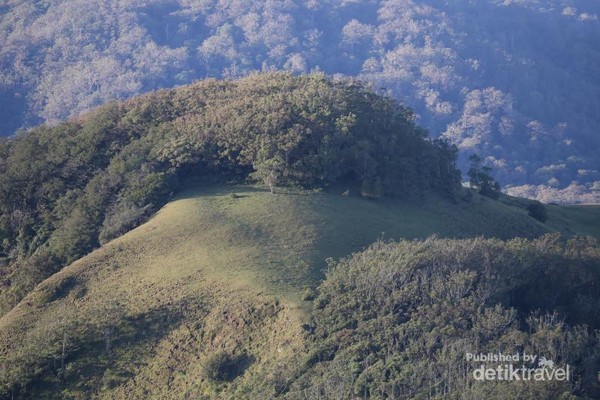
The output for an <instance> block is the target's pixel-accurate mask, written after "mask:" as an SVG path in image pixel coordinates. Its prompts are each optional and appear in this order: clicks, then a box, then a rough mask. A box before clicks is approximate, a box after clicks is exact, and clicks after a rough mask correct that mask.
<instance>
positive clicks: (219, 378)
mask: <svg viewBox="0 0 600 400" xmlns="http://www.w3.org/2000/svg"><path fill="white" fill-rule="evenodd" d="M238 361H239V360H238V359H237V358H236V357H234V356H232V355H231V354H229V353H227V352H225V351H218V352H216V353H214V354H212V355H210V356H209V357H208V359H207V360H206V364H204V376H205V377H206V378H207V379H208V380H210V381H213V382H225V381H231V380H233V379H234V378H235V377H236V376H238V375H239V369H240V368H239V367H238Z"/></svg>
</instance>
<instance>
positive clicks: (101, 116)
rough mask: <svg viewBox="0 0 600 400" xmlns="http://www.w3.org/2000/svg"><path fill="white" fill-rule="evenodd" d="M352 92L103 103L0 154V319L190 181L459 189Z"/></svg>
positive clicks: (280, 78) (257, 81)
mask: <svg viewBox="0 0 600 400" xmlns="http://www.w3.org/2000/svg"><path fill="white" fill-rule="evenodd" d="M413 119H414V116H413V114H412V112H411V111H410V110H408V109H406V108H404V107H402V106H400V105H399V104H398V103H397V102H396V101H395V100H394V99H393V98H391V97H389V96H386V95H382V94H377V93H376V92H374V91H373V90H372V89H370V88H369V87H368V86H367V85H365V84H362V83H360V82H357V81H353V80H331V79H328V78H326V77H325V76H324V75H322V74H315V75H306V76H302V77H294V76H293V75H291V74H284V73H272V74H257V75H252V76H250V77H248V78H244V79H241V80H237V81H217V80H205V81H200V82H198V83H195V84H194V85H191V86H187V87H182V88H179V89H176V90H163V91H159V92H156V93H152V94H149V95H146V96H143V97H140V98H136V99H134V100H129V101H126V102H116V103H110V104H108V105H105V106H103V107H100V108H99V109H97V110H95V111H93V112H91V113H89V114H86V115H84V116H83V117H81V118H79V119H74V120H71V121H69V122H64V123H61V124H59V125H57V126H55V127H47V126H41V127H38V128H35V129H32V130H30V131H28V132H26V133H23V134H20V135H18V136H17V137H15V138H13V139H9V140H4V141H3V142H2V143H0V154H2V157H1V158H0V160H1V164H0V238H1V247H0V250H1V251H0V254H1V257H2V266H1V269H0V272H1V274H0V277H1V286H0V289H2V290H1V301H2V302H1V310H2V311H3V312H6V311H8V310H10V308H12V306H14V305H15V304H16V303H18V302H19V301H20V299H21V298H23V297H24V296H25V295H26V294H27V293H28V292H29V291H30V290H31V289H32V288H33V287H35V285H36V284H37V283H39V282H40V281H41V280H42V279H45V278H46V277H48V276H49V275H51V274H53V273H55V272H57V271H58V270H59V269H60V268H61V267H63V266H64V265H66V264H69V263H71V262H73V261H75V260H77V259H78V258H80V257H81V256H83V255H85V254H87V253H88V252H89V251H90V250H92V249H93V248H95V247H98V246H99V245H101V244H103V243H106V242H107V241H109V240H111V239H112V238H115V237H117V236H119V235H121V234H122V233H124V232H126V231H128V230H129V229H131V228H133V227H134V226H136V225H137V224H139V222H140V221H142V220H143V219H144V218H145V217H146V216H148V215H150V213H152V212H154V211H156V210H157V209H158V208H160V207H161V206H162V205H163V204H165V202H166V201H167V200H168V199H169V197H170V196H171V195H172V194H173V192H176V191H177V190H178V189H179V188H180V187H181V184H182V183H184V182H186V181H189V180H204V181H206V182H211V181H212V182H215V181H216V182H221V183H224V182H228V181H233V182H235V181H238V182H239V181H243V180H246V179H254V180H258V181H261V182H263V183H264V184H266V185H267V186H268V187H270V188H271V191H275V190H276V187H277V186H278V185H288V186H289V185H292V186H294V185H295V186H302V187H326V186H327V185H330V184H332V183H336V182H343V183H344V184H345V185H347V187H349V188H351V189H352V190H353V191H355V192H357V193H361V194H362V196H364V197H367V198H372V199H377V198H380V197H382V196H392V197H401V198H415V197H419V196H423V195H424V194H426V193H429V192H438V193H441V194H442V195H444V196H447V197H448V198H451V199H452V198H455V197H456V195H457V191H458V189H459V187H460V184H459V183H460V172H459V171H458V170H457V169H456V166H455V162H456V149H455V148H454V147H453V146H450V145H449V144H448V143H447V142H445V141H443V140H439V139H436V140H432V139H429V138H427V134H426V132H425V130H423V129H422V128H420V127H419V126H417V125H415V123H414V122H413Z"/></svg>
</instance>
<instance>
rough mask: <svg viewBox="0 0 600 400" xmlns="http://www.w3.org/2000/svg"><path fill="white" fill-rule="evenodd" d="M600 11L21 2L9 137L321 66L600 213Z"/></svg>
mask: <svg viewBox="0 0 600 400" xmlns="http://www.w3.org/2000/svg"><path fill="white" fill-rule="evenodd" d="M599 14H600V9H599V7H598V4H597V2H595V1H592V0H572V1H551V0H520V1H497V0H480V1H477V2H447V1H439V0H409V1H408V0H386V1H382V2H377V1H370V0H352V1H299V0H288V1H284V2H282V1H271V2H247V1H241V0H234V1H227V2H224V1H204V2H202V3H197V2H196V3H190V2H189V1H184V0H151V1H143V2H140V1H134V0H126V1H123V0H120V1H114V0H111V1H99V0H94V1H91V2H90V1H89V0H77V1H75V0H74V1H70V2H69V3H68V4H67V3H64V2H46V3H40V2H36V1H33V0H20V1H10V2H6V3H5V4H3V5H2V6H0V43H1V44H2V46H0V105H1V107H0V114H1V115H0V116H1V118H0V133H1V134H3V135H10V134H12V133H14V132H15V131H16V130H17V129H18V128H19V127H26V128H27V127H31V126H34V125H37V124H39V123H41V122H47V123H50V124H56V123H58V122H59V121H62V120H64V119H65V118H67V117H76V116H79V115H80V114H81V113H82V112H86V111H88V110H90V109H92V108H93V107H96V106H98V105H100V104H104V103H106V102H109V101H113V100H116V99H124V98H130V97H133V96H135V95H137V94H140V93H144V92H148V91H152V90H156V89H158V88H167V87H175V86H178V85H182V84H189V83H191V82H193V81H195V80H197V79H202V78H206V77H215V78H228V79H229V78H237V77H240V76H246V75H247V74H248V73H250V72H252V71H270V70H273V69H277V70H282V69H284V70H288V71H293V72H295V73H308V72H311V71H315V70H320V71H324V72H326V73H328V74H342V75H345V76H353V77H360V78H361V79H363V80H365V81H369V82H373V83H374V84H375V85H377V86H383V87H385V88H386V89H387V90H390V91H391V92H392V93H393V96H394V97H395V98H396V99H398V100H399V101H402V102H405V103H406V104H410V105H411V106H413V107H415V110H416V114H417V115H419V117H420V123H421V125H423V126H424V127H426V128H427V129H429V130H430V131H431V132H432V133H433V135H434V136H436V137H437V136H438V135H443V136H444V137H447V138H449V139H451V140H452V141H453V143H455V144H456V145H458V146H459V148H460V149H461V152H462V154H463V155H464V156H468V155H469V154H470V153H472V152H477V153H479V154H481V155H483V156H484V157H486V158H487V160H488V162H489V163H490V164H491V165H493V166H494V167H495V168H496V170H497V178H498V180H499V181H500V183H501V184H502V185H510V186H511V190H512V193H515V194H516V195H521V196H528V197H537V198H538V199H539V200H543V201H546V202H551V201H555V202H566V203H573V202H584V203H594V202H595V203H598V202H599V199H598V190H599V188H600V186H599V185H600V183H598V182H599V181H600V175H599V173H600V172H599V171H598V166H597V155H596V153H595V151H594V150H593V149H597V148H598V147H599V144H600V143H599V142H598V136H597V134H596V127H597V126H598V125H599V123H600V121H599V119H598V115H600V113H599V112H598V109H599V107H600V104H599V103H598V101H597V98H598V92H599V84H598V79H597V74H596V70H595V66H596V65H597V64H598V61H599V59H598V57H599V55H598V52H597V46H596V43H597V42H598V40H599V34H600V29H599V27H600V22H599V21H598V15H599ZM463 159H465V160H466V157H463ZM464 165H465V164H462V166H464Z"/></svg>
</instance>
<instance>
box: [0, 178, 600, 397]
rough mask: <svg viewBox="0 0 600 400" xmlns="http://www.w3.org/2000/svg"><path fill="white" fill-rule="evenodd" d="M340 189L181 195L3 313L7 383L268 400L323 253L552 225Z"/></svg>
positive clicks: (292, 354) (65, 390)
mask: <svg viewBox="0 0 600 400" xmlns="http://www.w3.org/2000/svg"><path fill="white" fill-rule="evenodd" d="M341 192H342V191H339V193H338V192H336V191H333V190H332V191H328V192H312V191H302V190H290V189H285V190H284V189H282V190H281V191H280V192H279V193H275V194H271V193H269V192H268V191H266V190H264V189H262V188H259V187H254V186H248V185H238V186H215V187H212V188H197V189H193V190H192V189H190V190H188V191H187V192H183V193H181V194H180V195H179V196H178V197H177V198H175V199H173V201H171V202H170V203H169V204H167V205H166V206H165V207H163V208H162V209H161V210H160V211H159V212H158V213H157V214H156V215H155V216H154V217H153V218H152V219H151V220H149V221H148V222H147V223H146V224H144V225H142V226H140V227H138V228H136V229H134V230H132V231H130V232H129V233H127V234H125V235H124V236H122V237H120V238H118V239H116V240H113V241H111V242H110V243H108V244H106V245H105V246H103V247H101V248H100V249H98V250H96V251H94V252H92V253H91V254H89V255H88V256H86V257H84V258H82V259H80V260H78V261H76V262H75V263H73V264H71V265H70V266H68V267H67V268H65V269H63V270H62V271H61V272H59V273H57V274H55V275H54V276H52V277H51V278H49V279H47V280H46V281H44V282H43V283H42V284H40V285H38V287H37V288H36V289H35V290H34V291H33V292H32V293H30V294H29V295H28V296H27V297H26V298H25V299H24V300H23V301H21V302H20V303H19V305H17V306H16V307H15V308H14V309H13V310H12V311H10V312H9V313H8V314H6V315H4V316H3V317H2V318H1V319H0V361H1V362H2V369H0V373H1V374H2V376H1V377H0V378H2V379H0V382H2V383H3V384H4V385H5V386H4V388H6V387H9V385H11V384H14V383H19V384H20V385H21V389H22V390H21V393H23V388H25V393H27V395H28V396H30V398H53V397H55V398H89V397H90V396H92V395H93V396H97V397H101V398H161V399H164V398H182V397H183V396H190V397H193V398H197V397H200V398H203V397H202V396H206V397H207V398H215V397H226V396H234V397H235V398H246V397H247V395H246V394H245V393H247V392H248V391H252V396H254V397H255V398H261V396H262V398H270V397H273V396H275V395H276V394H277V393H276V392H277V390H282V389H277V388H283V387H285V380H286V379H287V378H286V377H285V373H286V366H290V365H294V363H297V362H299V360H300V359H301V358H300V357H301V355H302V354H303V353H302V352H303V349H304V347H303V346H304V345H303V343H304V335H306V332H305V331H304V330H303V328H302V322H303V320H304V315H305V312H306V311H308V310H310V303H309V302H304V301H303V300H302V294H303V293H304V291H305V290H306V288H307V287H310V286H315V285H316V284H317V283H318V282H319V280H320V279H322V277H323V271H324V268H325V267H326V262H325V260H326V258H328V257H334V258H337V257H342V256H346V255H349V254H350V253H352V252H354V251H358V250H360V249H362V248H363V247H365V246H367V245H369V244H370V243H372V242H374V241H375V240H376V239H378V238H380V237H382V236H383V237H384V238H386V239H399V238H424V237H427V236H429V235H432V234H437V235H439V236H443V237H470V236H478V235H482V236H488V237H499V238H510V237H515V236H521V237H537V236H539V235H541V234H543V233H547V232H549V231H551V230H553V229H552V228H551V227H550V226H548V225H544V224H541V223H539V222H538V221H536V220H534V219H533V218H531V217H529V216H528V215H527V212H526V211H525V210H523V209H520V208H517V207H511V206H509V205H506V204H503V203H500V202H496V201H493V200H490V199H487V198H483V197H479V196H475V197H474V198H473V200H472V201H470V202H464V201H460V200H459V201H457V202H456V203H453V202H449V201H447V200H445V199H442V198H437V197H429V198H428V199H426V200H422V201H413V202H408V201H395V200H382V201H371V200H365V199H362V198H360V197H357V196H352V195H351V196H343V195H341ZM569 212H571V211H569ZM557 215H558V213H557V212H555V210H553V212H552V215H551V219H550V220H549V223H550V224H554V223H559V222H557V221H558V216H557ZM563 218H564V219H565V220H566V219H568V218H569V216H568V215H563ZM584 219H585V218H584ZM573 224H575V223H573ZM569 226H570V227H571V228H572V229H576V228H577V229H582V231H583V230H584V229H588V228H585V226H584V225H583V221H582V222H577V225H569ZM589 229H591V228H589ZM215 354H225V355H226V356H227V357H232V358H233V359H234V360H236V362H235V365H237V366H238V367H236V368H237V369H236V370H234V371H229V372H228V374H230V376H229V375H228V376H229V378H228V379H223V380H222V381H220V380H218V379H217V380H216V381H215V379H212V380H211V379H209V377H210V376H211V374H210V371H209V370H207V368H209V367H207V366H210V365H211V357H214V355H215ZM63 363H64V367H63V366H62V365H63ZM288 368H289V367H288ZM265 371H266V372H265ZM273 371H277V373H275V372H273ZM233 378H235V379H233ZM288 378H289V377H288ZM231 379H233V382H230V381H231ZM261 390H264V392H261ZM273 390H275V392H273ZM248 396H249V395H248Z"/></svg>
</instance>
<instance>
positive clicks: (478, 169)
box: [467, 154, 500, 199]
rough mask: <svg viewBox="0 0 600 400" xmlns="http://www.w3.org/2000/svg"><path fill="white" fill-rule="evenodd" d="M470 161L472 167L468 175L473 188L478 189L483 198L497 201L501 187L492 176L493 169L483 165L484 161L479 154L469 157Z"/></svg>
mask: <svg viewBox="0 0 600 400" xmlns="http://www.w3.org/2000/svg"><path fill="white" fill-rule="evenodd" d="M469 161H470V162H471V167H470V168H469V171H468V172H467V175H468V176H469V184H470V185H471V187H472V188H474V189H477V191H478V192H479V194H481V195H482V196H486V197H490V198H492V199H497V198H498V197H499V196H500V185H499V184H498V182H496V181H495V180H494V178H492V176H491V175H490V173H491V172H492V168H491V167H488V166H486V165H482V162H483V159H482V158H481V157H479V156H478V155H477V154H472V155H471V156H470V157H469Z"/></svg>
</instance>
